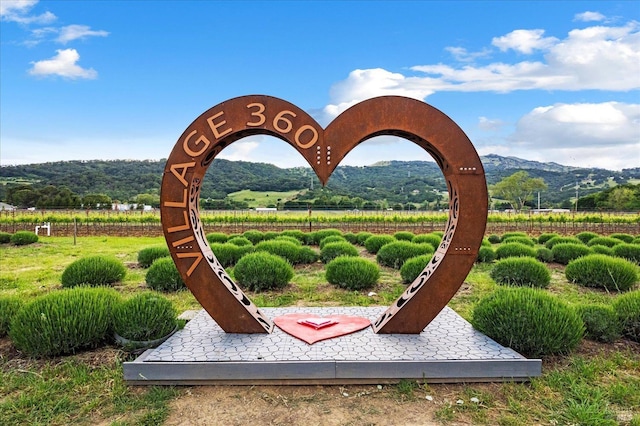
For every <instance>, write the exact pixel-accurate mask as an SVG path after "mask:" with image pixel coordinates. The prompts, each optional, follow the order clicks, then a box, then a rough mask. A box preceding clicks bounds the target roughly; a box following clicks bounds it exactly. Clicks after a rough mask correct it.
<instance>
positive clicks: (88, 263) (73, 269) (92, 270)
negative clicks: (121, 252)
mask: <svg viewBox="0 0 640 426" xmlns="http://www.w3.org/2000/svg"><path fill="white" fill-rule="evenodd" d="M126 273H127V269H126V268H125V267H124V265H123V264H122V262H121V261H119V260H118V259H116V258H115V257H110V256H102V255H97V256H88V257H83V258H80V259H78V260H76V261H74V262H73V263H71V264H70V265H69V266H67V267H66V268H65V269H64V271H63V272H62V277H61V282H62V287H75V286H78V285H89V286H105V285H111V284H113V283H116V282H118V281H122V279H123V278H124V276H125V275H126Z"/></svg>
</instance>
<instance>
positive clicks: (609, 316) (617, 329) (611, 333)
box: [578, 304, 622, 343]
mask: <svg viewBox="0 0 640 426" xmlns="http://www.w3.org/2000/svg"><path fill="white" fill-rule="evenodd" d="M578 313H579V314H580V317H581V318H582V322H584V327H585V334H584V336H585V337H586V338H587V339H589V340H595V341H597V342H604V343H611V342H614V341H616V340H617V339H619V338H620V336H621V335H622V324H621V323H620V321H618V316H617V315H616V312H615V310H614V309H613V307H612V306H609V305H603V304H591V305H582V306H579V307H578Z"/></svg>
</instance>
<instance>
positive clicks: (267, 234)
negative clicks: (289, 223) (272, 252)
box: [262, 231, 302, 244]
mask: <svg viewBox="0 0 640 426" xmlns="http://www.w3.org/2000/svg"><path fill="white" fill-rule="evenodd" d="M278 237H285V238H289V236H287V235H280V233H279V232H276V231H266V232H265V233H264V234H263V235H262V241H268V240H273V239H275V238H278ZM290 238H295V237H290ZM298 242H299V243H301V244H302V241H298Z"/></svg>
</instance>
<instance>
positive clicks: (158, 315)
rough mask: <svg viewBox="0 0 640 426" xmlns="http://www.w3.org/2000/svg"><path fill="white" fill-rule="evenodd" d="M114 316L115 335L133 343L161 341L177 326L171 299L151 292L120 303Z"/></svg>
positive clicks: (114, 311)
mask: <svg viewBox="0 0 640 426" xmlns="http://www.w3.org/2000/svg"><path fill="white" fill-rule="evenodd" d="M113 314H114V318H113V330H114V331H115V333H116V334H118V335H119V336H121V337H124V338H125V339H129V340H133V341H149V340H156V339H160V338H161V337H164V336H166V335H168V334H169V333H171V332H172V331H173V330H174V329H175V328H176V325H177V321H176V311H175V309H174V308H173V305H172V304H171V302H170V301H169V299H167V298H165V297H163V296H161V295H159V294H157V293H154V292H150V291H148V292H144V293H139V294H137V295H135V296H133V297H131V298H130V299H127V300H125V301H124V302H121V303H118V304H117V305H116V306H115V308H114V310H113Z"/></svg>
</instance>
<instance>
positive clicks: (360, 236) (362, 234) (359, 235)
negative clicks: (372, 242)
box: [356, 231, 373, 246]
mask: <svg viewBox="0 0 640 426" xmlns="http://www.w3.org/2000/svg"><path fill="white" fill-rule="evenodd" d="M372 236H373V234H372V233H371V232H365V231H362V232H358V233H357V234H356V238H357V240H358V242H357V244H358V245H359V246H364V242H365V241H367V239H368V238H369V237H372Z"/></svg>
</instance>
